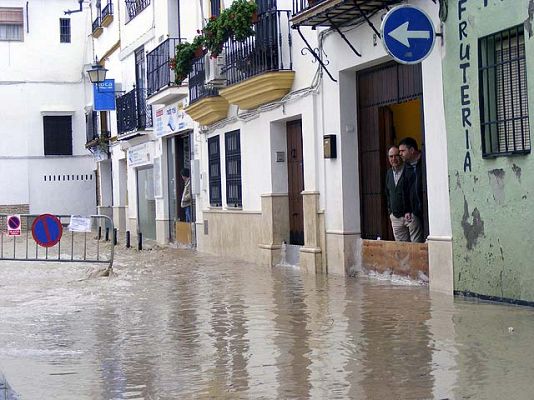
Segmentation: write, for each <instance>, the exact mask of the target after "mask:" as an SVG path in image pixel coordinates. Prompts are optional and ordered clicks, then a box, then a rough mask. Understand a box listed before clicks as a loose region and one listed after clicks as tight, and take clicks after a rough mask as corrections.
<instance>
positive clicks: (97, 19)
mask: <svg viewBox="0 0 534 400" xmlns="http://www.w3.org/2000/svg"><path fill="white" fill-rule="evenodd" d="M98 28H100V17H96V18H95V20H94V21H93V32H94V31H96V30H97V29H98Z"/></svg>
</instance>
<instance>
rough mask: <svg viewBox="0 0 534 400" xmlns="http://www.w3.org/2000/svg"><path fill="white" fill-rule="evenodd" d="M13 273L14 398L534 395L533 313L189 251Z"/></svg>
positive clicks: (8, 287)
mask: <svg viewBox="0 0 534 400" xmlns="http://www.w3.org/2000/svg"><path fill="white" fill-rule="evenodd" d="M0 268H1V271H2V273H1V277H2V278H1V280H0V378H2V382H0V399H1V400H4V399H5V398H20V399H76V400H79V399H307V398H313V399H504V398H507V399H532V398H534V309H531V308H521V307H516V306H508V305H501V304H491V303H482V302H473V301H465V300H462V299H452V298H450V297H448V296H442V295H434V294H432V295H430V294H429V292H428V289H427V288H426V287H424V286H418V285H413V284H407V283H406V282H399V283H392V282H389V281H381V280H377V279H368V278H365V277H360V278H342V277H332V276H315V275H311V274H305V273H301V272H299V271H298V269H296V268H294V267H276V268H273V269H270V268H267V267H261V266H256V265H251V264H246V263H242V262H238V261H234V260H229V259H221V258H219V257H213V256H207V255H200V254H196V253H194V252H191V251H188V250H176V249H164V250H153V251H143V252H141V253H138V252H137V251H135V250H128V251H127V250H124V249H122V250H120V249H119V250H118V252H117V254H116V265H115V271H116V273H117V275H116V276H115V277H112V278H93V277H91V278H88V277H89V276H90V275H91V274H90V273H91V270H89V269H88V268H87V267H86V266H80V265H73V264H47V265H39V264H36V263H20V262H19V263H16V262H12V263H9V262H2V263H0ZM7 385H9V387H11V388H12V389H13V391H11V390H10V389H8V386H7Z"/></svg>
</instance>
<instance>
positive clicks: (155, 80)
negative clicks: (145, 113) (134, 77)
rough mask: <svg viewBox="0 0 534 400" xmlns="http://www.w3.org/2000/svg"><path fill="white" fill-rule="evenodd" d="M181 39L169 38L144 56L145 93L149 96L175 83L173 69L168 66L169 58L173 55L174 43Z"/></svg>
mask: <svg viewBox="0 0 534 400" xmlns="http://www.w3.org/2000/svg"><path fill="white" fill-rule="evenodd" d="M180 42H181V39H177V38H169V39H167V40H165V41H164V42H163V43H161V44H160V45H159V46H158V47H156V48H155V49H154V50H152V51H151V52H150V53H148V54H147V56H146V62H147V75H146V76H147V95H148V96H151V95H153V94H154V93H156V92H157V91H158V90H160V89H161V88H164V87H166V86H172V85H176V84H175V83H174V79H175V76H174V70H171V69H170V68H169V59H170V58H172V57H174V53H175V51H176V45H177V44H178V43H180Z"/></svg>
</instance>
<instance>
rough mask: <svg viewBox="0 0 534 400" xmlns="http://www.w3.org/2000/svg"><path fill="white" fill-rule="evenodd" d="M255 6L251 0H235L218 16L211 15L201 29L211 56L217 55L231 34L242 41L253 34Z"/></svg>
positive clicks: (255, 17)
mask: <svg viewBox="0 0 534 400" xmlns="http://www.w3.org/2000/svg"><path fill="white" fill-rule="evenodd" d="M256 10H257V6H256V3H255V2H254V1H252V0H236V1H234V2H233V3H232V5H231V6H230V7H228V8H226V9H224V10H223V11H222V12H221V14H220V15H219V16H218V17H212V18H210V20H209V21H208V23H207V24H206V26H205V27H204V29H203V30H202V34H203V35H204V45H205V47H206V49H207V50H208V51H209V52H210V53H211V56H212V57H217V56H218V55H219V54H220V52H221V51H222V48H223V46H224V42H226V41H227V40H228V39H229V38H230V37H231V36H233V37H234V38H235V39H236V40H238V41H240V42H242V41H244V40H246V39H247V38H249V37H250V36H252V35H254V29H252V25H253V23H254V22H255V20H257V11H256Z"/></svg>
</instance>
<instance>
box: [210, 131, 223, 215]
mask: <svg viewBox="0 0 534 400" xmlns="http://www.w3.org/2000/svg"><path fill="white" fill-rule="evenodd" d="M208 159H209V161H208V163H209V179H210V205H212V206H213V207H221V206H222V195H221V152H220V145H219V136H214V137H212V138H209V139H208Z"/></svg>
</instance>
